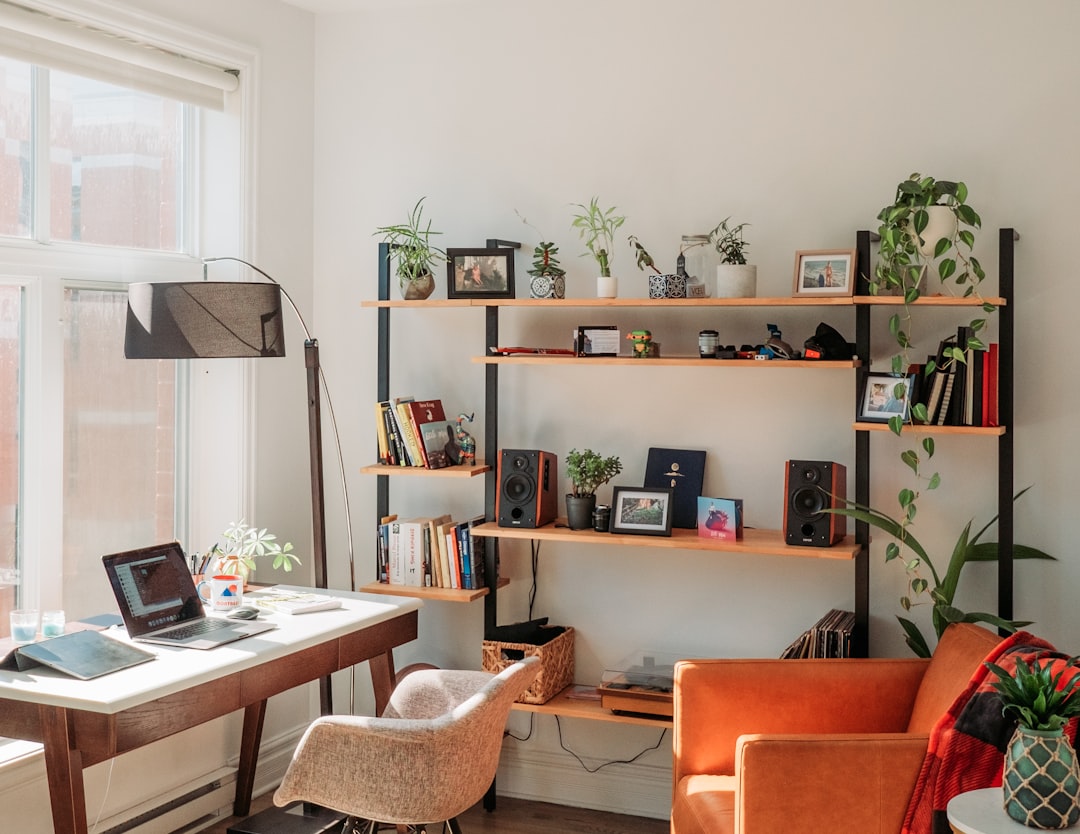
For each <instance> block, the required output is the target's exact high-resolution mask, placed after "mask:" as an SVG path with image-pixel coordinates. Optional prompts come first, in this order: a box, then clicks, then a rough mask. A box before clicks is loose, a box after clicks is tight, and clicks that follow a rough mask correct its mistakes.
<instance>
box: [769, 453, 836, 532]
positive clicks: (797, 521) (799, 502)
mask: <svg viewBox="0 0 1080 834" xmlns="http://www.w3.org/2000/svg"><path fill="white" fill-rule="evenodd" d="M846 497H847V469H846V468H845V467H844V465H843V464H841V463H832V462H830V461H823V460H789V461H788V462H787V473H786V474H785V476H784V536H785V540H786V541H787V543H788V544H799V545H807V546H810V547H830V546H832V545H834V544H836V543H837V542H838V541H840V539H842V538H844V536H845V535H846V534H847V516H843V515H838V514H836V513H826V512H823V510H828V509H832V508H833V507H835V506H838V505H839V503H842V502H841V501H838V500H837V499H844V498H846Z"/></svg>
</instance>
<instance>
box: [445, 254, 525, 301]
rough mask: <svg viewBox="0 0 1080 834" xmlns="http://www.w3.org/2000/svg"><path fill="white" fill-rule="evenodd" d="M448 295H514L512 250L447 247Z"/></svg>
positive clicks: (462, 296)
mask: <svg viewBox="0 0 1080 834" xmlns="http://www.w3.org/2000/svg"><path fill="white" fill-rule="evenodd" d="M446 282H447V284H446V297H447V298H513V297H514V250H513V249H509V248H486V249H447V250H446Z"/></svg>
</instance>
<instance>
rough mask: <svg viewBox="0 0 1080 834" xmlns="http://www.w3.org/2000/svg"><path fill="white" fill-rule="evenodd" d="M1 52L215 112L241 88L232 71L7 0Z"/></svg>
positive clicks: (1, 7) (1, 10)
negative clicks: (226, 98) (229, 96)
mask: <svg viewBox="0 0 1080 834" xmlns="http://www.w3.org/2000/svg"><path fill="white" fill-rule="evenodd" d="M0 54H4V55H8V56H10V57H12V58H16V59H18V60H21V61H26V62H28V63H31V64H36V65H38V66H46V67H52V68H53V69H59V70H64V71H66V72H70V73H74V74H76V75H83V76H86V77H89V78H97V79H100V80H102V81H108V82H110V83H112V84H118V85H121V86H125V87H130V88H132V89H136V90H143V91H145V92H150V93H155V94H157V95H161V96H165V97H167V98H173V99H177V100H180V101H186V102H189V103H191V104H196V105H198V106H200V107H210V108H213V109H215V110H223V109H224V106H225V95H226V93H230V92H233V91H235V90H236V89H237V87H238V86H239V80H238V78H237V74H236V72H230V71H229V70H228V69H225V68H222V67H215V66H212V65H210V64H209V63H205V62H203V61H199V60H195V59H193V58H188V57H184V56H181V55H177V54H175V53H172V52H169V51H166V50H164V49H161V48H159V47H156V46H153V45H151V44H147V43H143V42H140V41H137V40H135V39H131V38H127V37H125V36H123V35H120V34H114V33H110V32H106V31H104V30H103V29H98V28H94V27H93V26H89V25H87V24H84V23H80V22H77V21H74V20H68V19H64V18H61V17H57V16H54V15H52V14H47V13H45V12H43V11H38V10H34V9H31V8H28V7H25V6H21V5H18V4H17V3H11V2H8V1H7V0H0Z"/></svg>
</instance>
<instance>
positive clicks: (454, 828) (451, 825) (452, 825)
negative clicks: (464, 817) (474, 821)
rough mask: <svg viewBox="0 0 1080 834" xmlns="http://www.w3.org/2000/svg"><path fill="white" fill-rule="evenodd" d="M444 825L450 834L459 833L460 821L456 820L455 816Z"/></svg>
mask: <svg viewBox="0 0 1080 834" xmlns="http://www.w3.org/2000/svg"><path fill="white" fill-rule="evenodd" d="M446 827H447V828H448V829H449V830H450V834H461V823H459V822H458V821H457V817H454V818H453V819H452V820H447V821H446Z"/></svg>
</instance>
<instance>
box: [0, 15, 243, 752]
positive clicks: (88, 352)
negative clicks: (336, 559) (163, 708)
mask: <svg viewBox="0 0 1080 834" xmlns="http://www.w3.org/2000/svg"><path fill="white" fill-rule="evenodd" d="M27 14H32V15H34V20H33V26H28V27H25V28H21V27H22V19H23V18H25V17H26V15H27ZM73 14H74V12H73ZM115 14H120V12H116V13H115ZM42 17H45V18H47V22H48V25H50V26H68V27H69V28H70V27H71V24H70V23H68V22H67V21H62V20H54V19H52V18H48V16H47V15H43V14H42V13H40V12H27V11H26V10H20V9H18V8H17V7H13V6H8V5H6V4H0V467H2V468H0V636H5V635H6V634H7V632H8V629H9V626H8V616H7V612H8V611H9V610H10V609H11V608H12V607H15V606H17V605H34V606H39V607H43V608H64V609H65V611H66V612H67V615H68V619H69V620H74V619H78V618H80V617H85V616H88V615H92V614H96V613H100V612H101V611H102V610H112V609H113V608H114V607H115V602H114V601H113V599H112V594H111V591H110V590H109V587H108V584H107V583H104V582H102V577H103V573H102V569H101V556H102V555H103V554H104V553H108V552H114V551H118V550H124V549H129V548H133V547H139V546H143V545H146V544H147V543H151V542H155V541H165V540H168V539H171V538H174V537H176V538H180V539H181V540H183V538H184V534H185V533H186V532H187V530H186V526H187V520H188V519H187V495H186V492H185V489H184V486H185V484H187V483H188V478H189V476H188V470H189V468H190V461H189V460H188V459H187V457H186V445H185V443H184V441H185V439H186V436H187V432H188V428H187V426H188V419H187V416H186V415H187V414H188V413H189V409H190V408H191V407H192V405H193V400H192V397H193V396H195V395H191V394H190V393H189V391H188V389H187V387H186V386H185V380H186V379H187V376H186V374H187V367H185V366H184V363H176V362H173V361H169V360H161V361H158V360H141V361H128V360H126V359H124V351H123V341H124V327H125V319H126V302H127V292H126V282H127V281H169V280H197V278H198V276H199V275H201V272H202V270H201V266H200V265H199V263H198V260H197V258H196V248H197V240H199V239H201V240H202V241H204V242H205V243H206V244H207V245H210V246H214V247H215V248H221V249H225V248H227V249H228V251H231V252H235V251H239V250H240V247H239V246H238V244H237V241H238V240H239V239H240V228H241V222H240V217H239V209H240V204H239V200H240V197H239V195H240V194H241V188H240V183H241V180H242V176H243V171H244V167H243V165H242V164H240V160H241V159H242V154H241V153H240V137H241V135H242V134H243V131H242V130H241V129H240V125H239V121H240V117H241V108H240V107H239V101H238V99H236V98H234V99H231V100H228V99H227V98H226V96H225V93H224V92H223V91H227V90H230V89H236V88H237V73H226V72H224V71H222V70H218V69H214V68H212V67H209V66H207V65H205V64H198V65H196V66H194V68H192V66H191V64H192V62H190V61H188V60H187V59H182V58H179V57H178V55H180V54H183V52H184V48H183V46H182V45H175V44H169V45H168V47H167V48H166V47H160V48H158V47H148V46H146V45H140V44H134V43H132V42H131V35H130V33H131V32H132V31H135V30H136V29H134V28H133V26H134V24H133V23H132V21H130V20H129V21H127V22H126V25H125V26H123V27H122V30H123V31H124V32H125V37H124V38H114V37H108V36H106V37H105V39H104V40H103V41H102V40H100V38H99V39H98V40H95V38H97V37H98V36H100V35H101V31H100V29H97V28H95V26H94V25H91V24H87V25H79V26H76V27H75V28H76V29H77V30H78V33H77V37H85V38H87V39H88V43H89V45H88V46H87V48H85V49H83V50H80V49H79V48H77V47H76V46H72V44H71V39H70V38H67V37H65V38H59V39H57V42H56V43H52V42H50V41H48V40H47V39H46V38H45V37H43V36H41V35H40V32H41V31H43V29H42V26H41V25H39V24H41V22H42V21H41V18H42ZM81 23H84V24H85V23H86V22H85V21H81ZM45 28H46V29H47V28H48V27H47V26H46V27H45ZM167 36H168V33H165V34H163V33H161V32H159V33H157V36H156V38H155V41H156V42H158V43H160V42H162V40H163V39H164V40H166V41H167V40H168V37H167ZM215 48H217V47H215ZM197 52H198V54H206V45H205V44H201V45H199V49H198V50H197ZM69 59H70V60H69ZM143 61H146V62H147V63H148V65H152V66H147V67H145V68H144V67H143V66H142V64H141V62H143ZM249 61H250V58H249V57H248V56H245V60H244V61H243V62H242V64H243V65H244V66H246V65H247V64H248V63H249ZM125 62H128V63H125ZM131 64H134V65H136V70H137V71H136V72H132V71H131V69H132V66H131ZM118 67H119V70H118ZM188 75H190V76H191V78H195V79H203V80H199V81H197V82H193V81H192V80H191V78H188V77H187V76H188ZM207 77H209V78H210V82H209V84H206V83H204V81H205V79H206V78H207ZM174 82H175V83H174ZM208 90H209V92H207V91H208ZM230 101H231V109H230V108H229V107H227V106H226V105H229V104H230ZM196 165H201V166H204V170H214V171H218V172H221V171H226V172H228V173H227V174H225V175H220V173H219V174H218V175H215V176H213V177H208V176H204V175H202V174H201V173H200V171H199V170H196ZM196 184H200V188H201V190H198V189H196V187H195V186H196ZM200 206H212V217H211V216H210V214H211V213H210V212H203V211H201V210H200ZM241 397H242V395H237V398H238V400H240V399H241ZM236 406H237V407H236V408H235V409H234V410H231V411H230V418H231V416H232V415H233V414H235V415H237V416H236V418H235V419H237V420H238V422H239V421H240V420H242V419H244V415H245V412H244V408H243V403H242V402H239V401H238V402H237V403H236ZM204 454H213V452H212V451H211V452H208V453H204ZM15 570H18V576H17V582H15V583H14V584H13V583H12V582H11V581H10V580H11V579H12V578H13V576H14V574H13V573H12V572H13V571H15ZM0 758H2V755H0Z"/></svg>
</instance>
